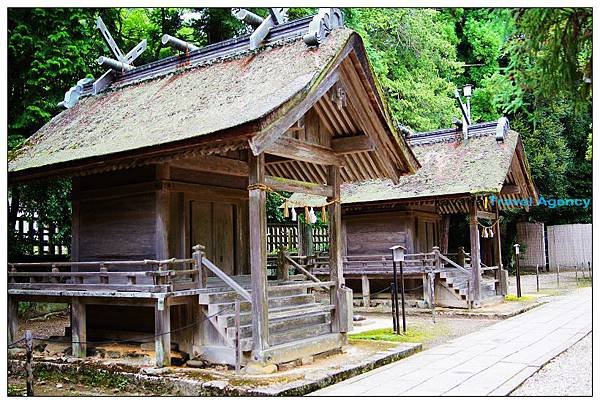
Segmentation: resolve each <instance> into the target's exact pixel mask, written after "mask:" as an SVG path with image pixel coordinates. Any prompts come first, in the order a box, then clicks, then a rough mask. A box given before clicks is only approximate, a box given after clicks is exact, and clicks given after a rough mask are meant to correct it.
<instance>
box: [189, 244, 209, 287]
mask: <svg viewBox="0 0 600 404" xmlns="http://www.w3.org/2000/svg"><path fill="white" fill-rule="evenodd" d="M193 250H194V252H193V253H192V258H194V260H195V261H194V269H197V270H198V275H197V276H198V278H197V279H196V281H197V283H198V289H203V288H205V287H206V284H207V282H208V273H207V271H206V270H205V269H204V265H203V264H202V260H203V259H204V255H205V253H204V250H205V247H204V246H203V245H200V244H197V245H195V246H194V247H193Z"/></svg>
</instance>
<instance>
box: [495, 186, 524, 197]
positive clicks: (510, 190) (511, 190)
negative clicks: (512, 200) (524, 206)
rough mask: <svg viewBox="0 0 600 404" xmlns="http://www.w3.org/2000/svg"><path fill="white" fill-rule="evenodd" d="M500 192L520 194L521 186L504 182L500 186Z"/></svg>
mask: <svg viewBox="0 0 600 404" xmlns="http://www.w3.org/2000/svg"><path fill="white" fill-rule="evenodd" d="M500 193H501V194H504V195H506V194H520V193H521V188H520V187H519V186H518V185H515V184H504V185H503V186H502V190H501V191H500Z"/></svg>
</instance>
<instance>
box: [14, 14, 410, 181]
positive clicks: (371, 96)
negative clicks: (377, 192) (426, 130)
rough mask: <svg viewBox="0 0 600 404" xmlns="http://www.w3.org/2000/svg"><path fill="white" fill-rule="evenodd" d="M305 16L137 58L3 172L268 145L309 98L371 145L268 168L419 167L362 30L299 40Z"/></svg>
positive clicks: (317, 177)
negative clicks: (265, 31)
mask: <svg viewBox="0 0 600 404" xmlns="http://www.w3.org/2000/svg"><path fill="white" fill-rule="evenodd" d="M309 22H310V19H302V20H297V21H293V22H290V23H288V24H282V25H281V26H278V27H277V28H274V31H273V33H272V34H271V36H270V39H269V40H268V41H267V43H266V44H265V46H263V47H261V48H260V49H258V50H254V51H250V50H249V49H248V38H246V37H242V38H238V39H234V40H229V41H224V42H223V43H220V44H216V45H211V46H209V47H206V48H203V49H199V50H196V51H192V52H189V53H188V54H187V55H183V56H176V57H171V58H166V59H164V60H160V61H157V62H154V63H150V64H148V65H145V66H140V67H137V68H136V69H134V70H132V71H130V72H126V73H124V74H122V75H121V76H120V77H119V78H118V79H117V80H116V81H115V82H113V83H112V84H111V86H110V87H109V88H108V89H107V90H106V91H104V92H102V93H100V94H98V95H91V91H90V88H89V86H87V87H85V88H84V95H83V96H82V98H81V99H80V100H79V102H78V103H77V104H76V105H75V106H74V107H73V108H70V109H67V110H64V111H62V112H61V113H60V114H58V115H57V116H55V117H54V118H53V119H52V120H51V121H50V122H48V123H47V124H46V125H44V126H43V127H42V128H41V129H40V130H39V131H38V132H37V133H35V134H34V135H33V136H32V137H31V138H29V139H28V141H27V142H26V143H25V145H24V146H23V147H22V148H21V149H19V150H17V151H16V152H12V153H11V154H10V155H9V163H8V171H9V180H10V181H19V180H25V179H30V178H38V177H44V176H59V175H60V176H64V175H80V174H82V173H89V172H97V171H102V170H110V169H116V168H124V167H129V166H135V165H138V164H150V163H152V162H154V161H155V160H157V159H158V160H160V159H168V158H186V156H187V155H188V154H193V153H195V154H200V155H208V154H222V153H223V152H225V151H228V150H237V149H241V148H248V147H250V149H252V152H253V153H254V154H257V153H260V152H263V151H267V152H268V151H269V147H271V146H273V145H275V144H276V142H277V140H278V139H280V138H281V137H282V136H283V134H284V133H285V132H286V131H287V130H288V129H289V128H291V127H292V126H293V125H294V124H296V123H297V122H298V121H299V120H301V119H303V116H304V114H305V113H306V112H307V111H308V110H309V109H310V108H313V107H314V108H315V110H316V111H317V113H318V114H319V116H320V118H321V120H322V121H323V122H325V124H326V126H328V127H329V130H331V131H332V132H331V135H333V136H338V137H339V136H357V135H361V134H364V135H366V136H368V137H369V139H370V141H372V142H373V150H368V149H365V150H357V152H356V153H349V154H345V152H340V153H339V154H336V156H335V158H332V159H329V160H327V161H317V162H314V161H313V162H310V161H308V160H307V161H304V160H303V161H302V162H301V163H300V162H298V161H296V162H289V161H282V162H281V163H274V164H270V166H272V167H273V168H269V169H268V173H269V174H270V175H278V173H277V172H279V173H280V174H285V173H284V172H287V173H288V174H289V173H291V172H293V175H292V176H289V175H288V176H287V177H288V178H292V179H297V180H302V181H314V182H316V183H323V182H324V181H323V180H324V179H325V178H326V175H325V172H324V171H323V169H324V166H322V164H323V163H327V164H330V163H331V162H334V163H335V162H336V161H337V162H338V163H339V164H341V165H343V168H342V177H343V178H344V180H347V181H357V180H360V179H366V178H383V177H387V178H392V179H394V180H396V179H397V178H399V176H401V175H403V174H406V173H410V172H415V171H416V169H417V168H418V167H419V163H418V162H417V160H416V158H415V156H414V155H413V153H412V151H411V149H410V148H409V147H408V146H407V144H406V141H405V140H404V138H402V137H401V136H399V135H398V134H397V133H396V132H395V129H394V128H393V125H392V124H391V120H390V119H389V113H388V112H387V110H386V106H385V103H384V102H383V100H382V98H381V96H380V91H379V90H378V87H377V84H376V81H375V79H374V77H373V75H372V71H371V67H370V65H369V62H368V60H367V59H366V56H365V49H364V45H363V43H362V40H361V38H360V36H358V34H356V33H354V32H353V31H351V30H350V29H347V28H339V29H335V30H333V31H332V32H331V33H330V35H329V36H328V38H327V40H326V41H325V42H324V43H323V44H321V45H320V46H319V47H307V46H306V45H305V43H304V42H303V40H302V34H303V33H305V30H306V29H307V26H308V23H309ZM339 82H342V83H343V85H344V86H345V87H346V88H347V89H348V92H349V93H350V94H349V96H348V100H349V101H348V104H349V105H348V107H347V108H344V109H348V111H346V112H344V111H338V110H337V109H336V110H335V111H334V110H332V109H333V108H334V105H333V104H332V102H331V100H330V99H328V96H330V95H331V93H332V88H333V87H334V85H336V83H339ZM357 111H358V114H357V115H360V116H362V118H361V119H357V118H356V117H355V116H354V115H355V114H356V112H357ZM331 135H330V136H331ZM284 141H285V140H284ZM322 155H323V156H324V155H325V154H322ZM320 164H321V165H320ZM351 165H352V166H353V167H352V168H351V167H350V166H351ZM353 168H354V169H355V171H354V172H353V171H352V170H353Z"/></svg>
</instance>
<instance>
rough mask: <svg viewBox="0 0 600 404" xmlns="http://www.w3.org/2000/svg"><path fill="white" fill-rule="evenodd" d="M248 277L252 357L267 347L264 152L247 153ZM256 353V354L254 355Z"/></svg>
mask: <svg viewBox="0 0 600 404" xmlns="http://www.w3.org/2000/svg"><path fill="white" fill-rule="evenodd" d="M248 155H249V157H248V169H249V178H248V180H249V184H250V185H249V188H250V189H249V191H248V192H249V202H248V206H249V211H248V215H249V224H250V273H251V275H250V278H251V287H252V338H253V342H254V350H255V355H254V356H255V359H260V351H263V350H265V349H266V348H268V347H269V306H268V300H267V211H266V198H267V196H266V191H265V189H264V188H262V187H260V185H262V184H264V181H265V155H264V153H261V154H259V155H258V156H254V155H253V154H252V153H250V152H249V153H248ZM257 354H258V355H259V356H258V357H257V356H256V355H257Z"/></svg>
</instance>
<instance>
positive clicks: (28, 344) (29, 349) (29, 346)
mask: <svg viewBox="0 0 600 404" xmlns="http://www.w3.org/2000/svg"><path fill="white" fill-rule="evenodd" d="M25 352H26V361H25V373H27V396H29V397H32V396H33V335H32V334H31V331H29V330H27V331H25Z"/></svg>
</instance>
